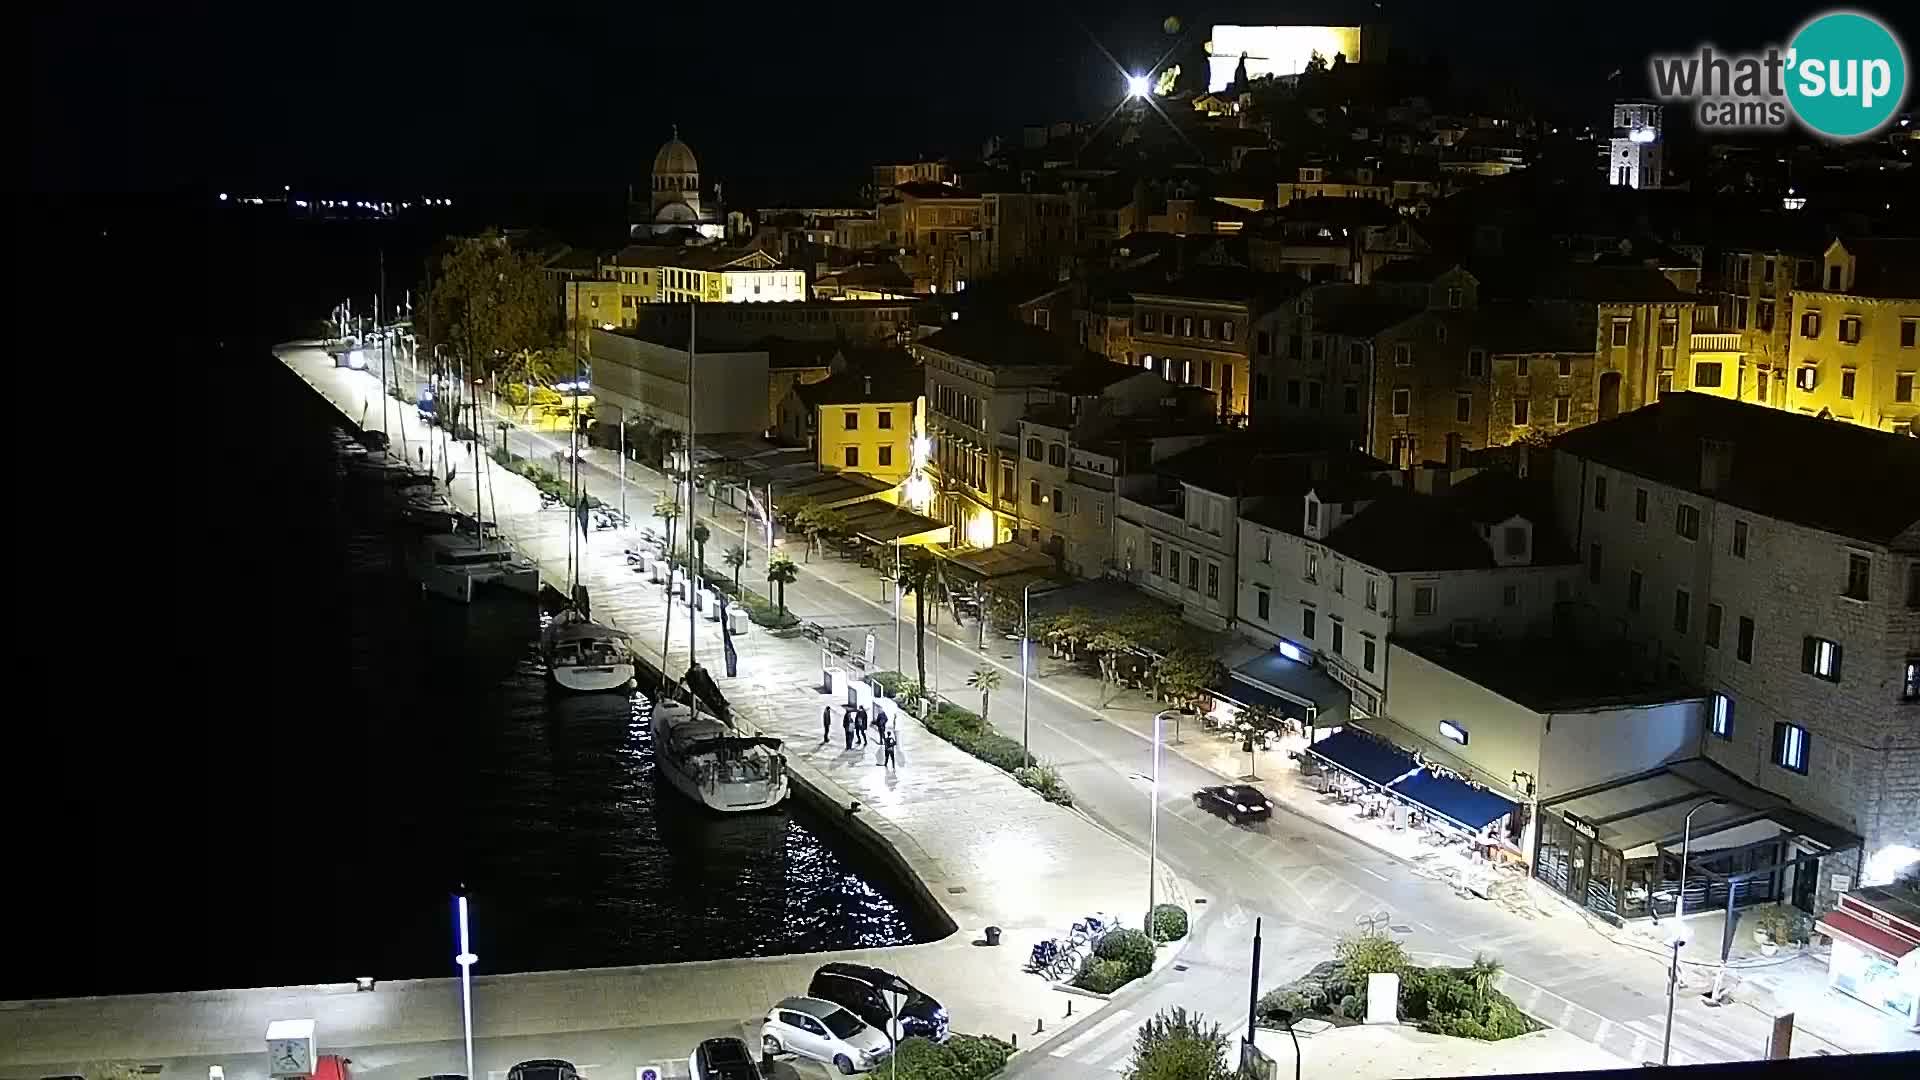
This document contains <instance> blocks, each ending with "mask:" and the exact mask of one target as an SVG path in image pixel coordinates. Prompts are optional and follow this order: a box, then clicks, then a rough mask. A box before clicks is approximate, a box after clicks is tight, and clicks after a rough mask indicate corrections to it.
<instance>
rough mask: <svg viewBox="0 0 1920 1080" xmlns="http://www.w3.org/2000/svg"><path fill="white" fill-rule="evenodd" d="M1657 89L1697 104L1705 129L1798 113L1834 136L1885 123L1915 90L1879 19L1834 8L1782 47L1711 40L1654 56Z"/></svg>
mask: <svg viewBox="0 0 1920 1080" xmlns="http://www.w3.org/2000/svg"><path fill="white" fill-rule="evenodd" d="M1647 64H1648V67H1649V69H1650V74H1651V76H1652V82H1653V91H1654V96H1655V97H1657V98H1659V99H1660V100H1661V101H1665V102H1685V103H1687V104H1689V105H1691V106H1692V108H1693V115H1694V121H1695V123H1697V124H1698V125H1699V127H1700V129H1701V130H1703V131H1761V130H1764V131H1779V130H1782V129H1784V128H1785V127H1786V126H1787V124H1788V123H1789V122H1790V121H1792V120H1795V119H1797V120H1799V122H1800V123H1801V124H1802V125H1803V126H1805V127H1806V129H1807V130H1808V131H1811V132H1813V133H1814V134H1816V135H1822V136H1825V137H1827V138H1830V139H1856V138H1859V137H1861V136H1864V135H1872V134H1873V133H1874V132H1876V131H1879V130H1880V129H1881V128H1882V127H1885V126H1886V124H1887V121H1889V120H1891V119H1892V118H1893V115H1894V113H1895V112H1897V111H1898V110H1899V108H1900V105H1901V103H1902V102H1904V101H1905V100H1906V97H1907V54H1906V50H1905V49H1904V48H1903V47H1902V46H1901V43H1900V39H1899V38H1898V37H1896V36H1894V33H1893V31H1892V30H1890V29H1888V28H1887V25H1886V24H1885V23H1883V22H1881V21H1880V20H1879V19H1876V18H1874V17H1873V16H1871V15H1867V14H1863V13H1861V12H1858V11H1830V12H1827V13H1826V14H1824V15H1819V16H1816V17H1814V18H1813V19H1811V20H1809V21H1808V22H1807V23H1806V25H1804V26H1802V27H1801V28H1800V29H1799V30H1798V31H1797V32H1796V33H1795V34H1794V35H1793V40H1792V41H1791V42H1790V43H1789V44H1788V45H1787V46H1786V47H1785V48H1782V47H1780V46H1778V45H1769V46H1767V48H1766V49H1764V50H1763V51H1761V52H1757V53H1723V52H1720V51H1719V50H1717V49H1715V48H1714V47H1713V46H1711V45H1702V46H1701V47H1700V48H1699V49H1698V50H1696V51H1694V52H1691V53H1683V54H1666V55H1657V56H1653V57H1650V58H1649V59H1648V61H1647Z"/></svg>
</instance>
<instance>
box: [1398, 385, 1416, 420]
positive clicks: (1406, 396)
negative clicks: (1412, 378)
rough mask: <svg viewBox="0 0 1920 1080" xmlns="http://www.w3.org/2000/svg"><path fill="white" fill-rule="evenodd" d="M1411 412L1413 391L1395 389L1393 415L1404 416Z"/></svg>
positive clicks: (1400, 388) (1403, 388)
mask: <svg viewBox="0 0 1920 1080" xmlns="http://www.w3.org/2000/svg"><path fill="white" fill-rule="evenodd" d="M1412 411H1413V391H1412V390H1409V389H1407V388H1405V387H1396V388H1395V389H1394V391H1393V415H1395V416H1405V415H1407V414H1408V413H1409V412H1412Z"/></svg>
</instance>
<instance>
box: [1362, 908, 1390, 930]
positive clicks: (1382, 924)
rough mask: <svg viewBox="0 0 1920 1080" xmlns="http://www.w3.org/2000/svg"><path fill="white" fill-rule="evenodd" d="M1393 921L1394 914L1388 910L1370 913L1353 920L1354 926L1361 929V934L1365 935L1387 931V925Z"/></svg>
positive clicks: (1383, 909) (1382, 909)
mask: <svg viewBox="0 0 1920 1080" xmlns="http://www.w3.org/2000/svg"><path fill="white" fill-rule="evenodd" d="M1392 921H1393V915H1392V913H1391V912H1389V911H1388V910H1387V909H1386V908H1381V909H1380V910H1379V911H1373V912H1368V913H1366V914H1364V915H1361V916H1360V917H1359V918H1357V919H1355V920H1353V924H1354V925H1355V926H1357V927H1359V929H1360V932H1361V933H1363V934H1378V933H1380V932H1382V931H1384V930H1386V928H1387V924H1388V923H1390V922H1392Z"/></svg>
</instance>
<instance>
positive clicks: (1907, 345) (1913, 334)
mask: <svg viewBox="0 0 1920 1080" xmlns="http://www.w3.org/2000/svg"><path fill="white" fill-rule="evenodd" d="M1916 339H1920V319H1901V320H1900V347H1901V348H1903V349H1911V348H1913V346H1914V343H1915V340H1916Z"/></svg>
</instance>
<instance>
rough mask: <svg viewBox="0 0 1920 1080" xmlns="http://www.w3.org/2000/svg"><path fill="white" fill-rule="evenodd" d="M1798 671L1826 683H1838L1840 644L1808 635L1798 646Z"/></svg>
mask: <svg viewBox="0 0 1920 1080" xmlns="http://www.w3.org/2000/svg"><path fill="white" fill-rule="evenodd" d="M1800 670H1801V671H1803V672H1805V673H1806V674H1808V675H1812V676H1814V677H1816V678H1820V679H1825V680H1827V681H1828V682H1833V683H1837V682H1839V681H1840V643H1839V642H1836V641H1829V640H1828V639H1826V638H1822V637H1813V636H1811V635H1809V636H1808V637H1806V638H1805V639H1803V640H1802V641H1801V644H1800Z"/></svg>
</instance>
